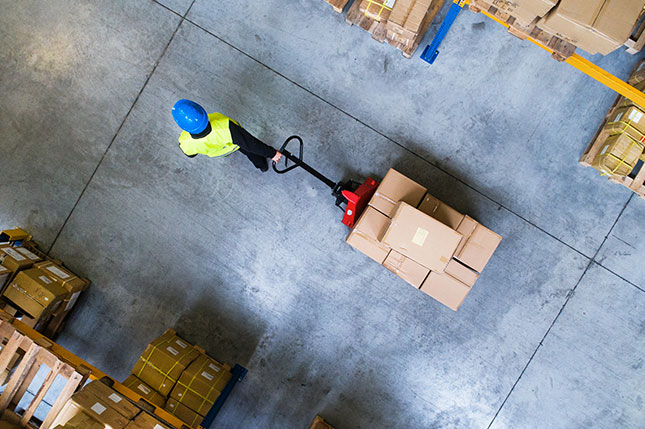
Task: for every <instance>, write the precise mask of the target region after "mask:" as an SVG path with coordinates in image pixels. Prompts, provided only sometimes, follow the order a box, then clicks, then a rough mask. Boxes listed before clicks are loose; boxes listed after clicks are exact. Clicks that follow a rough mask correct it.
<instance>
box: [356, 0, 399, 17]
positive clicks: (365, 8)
mask: <svg viewBox="0 0 645 429" xmlns="http://www.w3.org/2000/svg"><path fill="white" fill-rule="evenodd" d="M395 3H396V0H362V1H361V4H360V5H359V10H360V11H361V12H362V13H364V14H365V16H367V17H368V18H371V19H374V20H376V21H379V22H381V21H387V19H388V17H389V16H390V12H391V11H392V7H393V6H394V4H395Z"/></svg>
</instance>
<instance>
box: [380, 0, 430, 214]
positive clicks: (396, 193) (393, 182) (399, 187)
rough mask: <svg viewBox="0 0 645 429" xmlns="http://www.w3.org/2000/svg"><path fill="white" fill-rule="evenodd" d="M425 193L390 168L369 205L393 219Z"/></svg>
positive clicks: (417, 203)
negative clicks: (401, 205)
mask: <svg viewBox="0 0 645 429" xmlns="http://www.w3.org/2000/svg"><path fill="white" fill-rule="evenodd" d="M397 4H398V3H397ZM425 193H426V188H425V187H423V186H421V185H419V184H418V183H417V182H415V181H414V180H412V179H409V178H408V177H405V176H404V175H403V174H401V173H399V172H398V171H396V170H394V169H393V168H390V170H389V171H388V172H387V174H386V175H385V178H383V181H382V182H381V184H380V185H379V187H378V188H377V189H376V192H375V193H374V196H373V197H372V199H371V200H370V202H369V205H370V206H372V207H374V208H375V209H377V210H378V211H380V212H381V213H383V214H384V215H386V216H387V217H390V218H391V217H392V216H393V215H394V211H395V210H396V205H397V204H398V203H399V202H401V201H403V202H406V203H408V204H410V205H411V206H414V207H416V206H418V205H419V203H420V202H421V199H422V198H423V196H424V195H425Z"/></svg>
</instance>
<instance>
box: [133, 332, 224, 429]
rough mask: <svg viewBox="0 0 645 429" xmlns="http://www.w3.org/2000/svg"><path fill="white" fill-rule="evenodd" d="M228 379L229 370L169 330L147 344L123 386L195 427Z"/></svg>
mask: <svg viewBox="0 0 645 429" xmlns="http://www.w3.org/2000/svg"><path fill="white" fill-rule="evenodd" d="M231 377H232V374H231V372H230V368H228V367H226V366H225V365H223V364H221V363H219V362H218V361H216V360H215V359H213V358H211V357H210V356H208V355H206V354H205V353H204V351H203V350H202V349H200V348H199V347H195V346H193V345H191V344H189V343H188V342H187V341H186V340H184V339H182V338H180V337H179V336H177V335H176V333H175V332H174V331H172V330H170V331H168V332H166V333H165V334H163V335H162V336H161V337H159V338H157V339H156V340H154V341H152V342H151V343H150V344H149V345H148V347H147V348H146V350H145V351H144V352H143V354H142V355H141V357H140V358H139V360H138V361H137V364H136V365H135V366H134V369H133V370H132V374H131V375H130V376H129V377H128V378H127V379H126V380H125V381H124V382H123V384H124V385H125V386H127V387H129V388H130V389H132V390H133V391H135V392H136V393H138V394H139V395H141V396H142V397H144V398H145V399H147V400H148V401H149V402H150V403H152V404H154V405H156V406H158V407H162V408H164V409H165V410H166V411H168V412H169V413H170V414H172V415H174V416H176V417H177V418H179V419H180V420H182V421H184V422H186V423H187V424H189V425H190V426H197V425H198V424H199V423H200V422H201V421H202V420H203V419H204V417H205V416H206V414H207V413H208V411H209V410H210V409H211V407H212V406H213V404H214V403H215V400H216V399H217V398H218V397H219V395H220V394H221V392H222V390H224V387H226V385H227V383H228V381H229V380H230V379H231Z"/></svg>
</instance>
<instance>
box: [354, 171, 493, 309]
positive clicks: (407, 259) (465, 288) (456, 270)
mask: <svg viewBox="0 0 645 429" xmlns="http://www.w3.org/2000/svg"><path fill="white" fill-rule="evenodd" d="M501 239H502V238H501V237H500V236H499V235H498V234H496V233H494V232H493V231H491V230H489V229H488V228H486V227H484V226H483V225H481V224H480V223H478V222H477V221H475V220H474V219H473V218H471V217H469V216H466V215H463V214H461V213H459V212H458V211H456V210H455V209H453V208H452V207H450V206H448V205H447V204H445V203H443V202H441V201H439V200H438V199H436V198H435V197H433V196H432V195H430V194H427V189H426V188H425V187H423V186H421V185H419V184H418V183H416V182H414V181H413V180H411V179H409V178H408V177H405V176H404V175H402V174H401V173H399V172H397V171H396V170H393V169H390V170H389V171H388V173H387V175H386V176H385V178H384V179H383V181H382V182H381V184H380V185H379V187H378V189H377V190H376V193H375V194H374V196H373V197H372V199H371V201H370V202H369V205H368V207H367V208H366V209H365V211H364V212H363V214H362V215H361V217H360V219H359V220H358V222H357V223H356V226H355V227H354V229H353V230H352V231H351V233H350V234H349V236H348V237H347V243H348V244H350V245H351V246H352V247H354V248H355V249H357V250H359V251H361V252H362V253H364V254H366V255H367V256H369V257H370V258H372V259H373V260H375V261H376V262H378V263H379V264H382V265H383V266H384V267H385V268H387V269H389V270H390V271H392V272H393V273H395V274H396V275H398V276H399V277H400V278H402V279H403V280H405V281H407V282H408V283H410V284H411V285H413V286H414V287H416V288H419V289H420V290H421V291H423V292H425V293H427V294H428V295H430V296H432V297H433V298H435V299H436V300H437V301H439V302H441V303H442V304H444V305H446V306H448V307H450V308H451V309H453V310H455V311H456V310H457V309H458V308H459V306H460V305H461V303H462V302H463V300H464V298H465V297H466V295H467V294H468V293H469V292H470V289H471V287H472V286H473V285H474V284H475V281H476V280H477V278H478V277H479V273H481V272H482V270H483V269H484V267H485V266H486V264H487V263H488V261H489V259H490V258H491V256H492V255H493V253H494V251H495V249H496V248H497V246H498V245H499V243H500V241H501Z"/></svg>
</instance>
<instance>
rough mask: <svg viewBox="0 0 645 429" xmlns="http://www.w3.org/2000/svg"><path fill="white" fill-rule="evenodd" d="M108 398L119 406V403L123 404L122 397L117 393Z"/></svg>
mask: <svg viewBox="0 0 645 429" xmlns="http://www.w3.org/2000/svg"><path fill="white" fill-rule="evenodd" d="M108 398H110V400H111V401H112V402H114V403H115V404H118V403H119V402H121V397H120V396H119V395H117V394H116V393H113V394H111V395H110V396H108Z"/></svg>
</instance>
